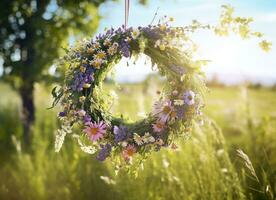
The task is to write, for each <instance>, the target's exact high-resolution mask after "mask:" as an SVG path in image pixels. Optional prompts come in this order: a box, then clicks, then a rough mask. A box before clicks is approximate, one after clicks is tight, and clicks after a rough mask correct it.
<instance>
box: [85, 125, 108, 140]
mask: <svg viewBox="0 0 276 200" xmlns="http://www.w3.org/2000/svg"><path fill="white" fill-rule="evenodd" d="M106 128H107V126H106V124H105V123H104V122H103V121H100V122H90V123H87V124H86V128H85V129H84V132H85V133H86V135H87V136H88V138H89V139H90V140H91V141H97V140H99V139H101V138H102V137H103V135H104V134H105V133H106Z"/></svg>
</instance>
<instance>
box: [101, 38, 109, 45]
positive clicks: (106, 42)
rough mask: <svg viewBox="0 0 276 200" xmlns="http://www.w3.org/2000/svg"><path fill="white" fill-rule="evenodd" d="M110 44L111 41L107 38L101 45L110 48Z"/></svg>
mask: <svg viewBox="0 0 276 200" xmlns="http://www.w3.org/2000/svg"><path fill="white" fill-rule="evenodd" d="M110 44H111V40H110V39H109V38H106V39H105V40H104V43H103V45H104V46H110Z"/></svg>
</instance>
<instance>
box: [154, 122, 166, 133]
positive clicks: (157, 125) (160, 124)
mask: <svg viewBox="0 0 276 200" xmlns="http://www.w3.org/2000/svg"><path fill="white" fill-rule="evenodd" d="M152 127H153V131H154V132H157V133H160V132H162V131H163V130H164V128H165V123H164V122H162V121H157V122H156V123H155V124H153V125H152Z"/></svg>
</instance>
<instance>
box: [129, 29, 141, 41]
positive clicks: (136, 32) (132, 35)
mask: <svg viewBox="0 0 276 200" xmlns="http://www.w3.org/2000/svg"><path fill="white" fill-rule="evenodd" d="M139 35H140V31H139V30H138V29H133V31H132V32H131V37H132V38H133V39H136V38H137V37H138V36H139Z"/></svg>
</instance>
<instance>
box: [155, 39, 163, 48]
mask: <svg viewBox="0 0 276 200" xmlns="http://www.w3.org/2000/svg"><path fill="white" fill-rule="evenodd" d="M160 44H161V41H160V40H156V42H155V44H154V47H155V48H156V47H158V46H159V45H160Z"/></svg>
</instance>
